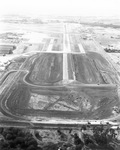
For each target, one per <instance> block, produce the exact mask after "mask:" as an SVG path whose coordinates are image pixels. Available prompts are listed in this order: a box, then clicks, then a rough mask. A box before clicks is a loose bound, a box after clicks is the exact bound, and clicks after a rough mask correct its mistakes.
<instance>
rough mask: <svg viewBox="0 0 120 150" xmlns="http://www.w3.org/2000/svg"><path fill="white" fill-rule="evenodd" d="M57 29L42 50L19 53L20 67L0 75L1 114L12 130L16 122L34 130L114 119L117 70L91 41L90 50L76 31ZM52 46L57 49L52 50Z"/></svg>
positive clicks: (65, 25)
mask: <svg viewBox="0 0 120 150" xmlns="http://www.w3.org/2000/svg"><path fill="white" fill-rule="evenodd" d="M60 26H61V27H60V31H56V32H55V31H53V32H52V31H50V32H52V33H54V34H51V37H49V38H47V39H46V40H45V43H44V46H43V48H42V49H41V50H39V48H38V49H37V50H34V48H33V51H31V52H27V53H23V54H21V56H22V55H23V56H25V55H26V56H27V57H26V60H25V61H24V62H23V64H22V65H21V66H20V68H19V69H18V70H12V69H11V70H10V71H9V72H7V73H6V74H5V76H3V78H2V79H1V85H0V86H1V100H0V111H1V112H2V113H3V114H4V115H5V116H6V117H8V118H10V119H13V124H14V125H15V121H16V122H21V126H22V125H23V124H24V125H25V126H26V124H27V123H28V124H29V123H32V125H33V128H34V126H37V127H38V124H42V126H43V125H44V124H45V125H46V126H50V125H52V126H57V125H59V126H60V124H61V126H63V127H64V123H66V124H67V125H69V126H71V125H72V126H74V125H76V124H84V123H85V122H87V121H88V120H89V121H90V122H91V123H93V124H95V121H96V120H97V123H98V124H99V123H100V122H101V121H103V122H104V121H112V120H114V119H116V118H119V115H117V116H114V114H113V113H112V110H113V107H114V106H120V101H119V97H118V93H117V86H118V83H119V78H118V75H117V71H116V70H115V68H114V67H113V66H111V64H110V62H109V61H108V60H107V59H106V58H104V57H103V55H104V53H102V50H99V46H97V45H96V43H95V41H94V40H93V41H91V42H90V41H88V43H91V46H90V47H89V44H86V43H87V41H86V42H85V41H84V40H83V39H82V38H81V36H80V35H81V33H79V32H81V30H79V32H78V31H76V30H77V27H78V29H79V28H80V27H81V26H78V25H75V24H70V23H63V24H62V25H61V24H60ZM82 28H83V27H82ZM49 30H50V29H49ZM46 31H47V32H48V29H46ZM59 32H60V33H59ZM55 33H56V34H55ZM59 34H60V35H59ZM61 34H62V36H61ZM55 41H56V45H58V47H62V50H60V49H59V48H58V47H57V46H56V47H55V48H54V49H53V47H54V43H55ZM61 41H62V43H61ZM92 44H93V45H94V46H95V48H94V49H92ZM57 48H58V49H57ZM29 54H30V55H29ZM12 73H13V74H12ZM10 75H11V76H10ZM11 77H12V78H11ZM11 79H12V80H11ZM106 106H108V108H106ZM53 118H54V120H52V121H53V122H50V120H51V119H53ZM5 121H6V120H5ZM5 121H4V119H3V123H4V122H5ZM23 122H24V123H23ZM25 122H26V123H25ZM61 122H64V123H63V124H62V123H61ZM72 122H74V123H72ZM5 123H6V122H5ZM8 123H9V120H8ZM22 123H23V124H22ZM6 124H7V123H6ZM16 124H17V125H18V123H16ZM70 124H71V125H70ZM31 128H32V127H31Z"/></svg>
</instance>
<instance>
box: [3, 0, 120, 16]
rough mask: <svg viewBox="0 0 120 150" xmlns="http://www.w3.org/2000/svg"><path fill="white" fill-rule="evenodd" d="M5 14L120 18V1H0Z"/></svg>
mask: <svg viewBox="0 0 120 150" xmlns="http://www.w3.org/2000/svg"><path fill="white" fill-rule="evenodd" d="M4 14H22V15H33V16H36V15H60V16H116V15H117V16H120V0H0V16H1V15H4Z"/></svg>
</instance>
